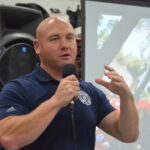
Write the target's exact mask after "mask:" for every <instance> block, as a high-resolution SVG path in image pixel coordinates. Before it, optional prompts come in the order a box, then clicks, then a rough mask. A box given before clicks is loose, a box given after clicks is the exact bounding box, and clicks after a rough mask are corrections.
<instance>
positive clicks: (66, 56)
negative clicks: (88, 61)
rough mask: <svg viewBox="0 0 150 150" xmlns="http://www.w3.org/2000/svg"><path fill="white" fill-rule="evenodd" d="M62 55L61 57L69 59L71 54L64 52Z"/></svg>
mask: <svg viewBox="0 0 150 150" xmlns="http://www.w3.org/2000/svg"><path fill="white" fill-rule="evenodd" d="M60 57H61V58H62V59H68V58H70V57H71V55H69V54H64V55H61V56H60Z"/></svg>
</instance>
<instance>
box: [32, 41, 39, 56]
mask: <svg viewBox="0 0 150 150" xmlns="http://www.w3.org/2000/svg"><path fill="white" fill-rule="evenodd" d="M33 47H34V50H35V53H36V54H37V55H38V54H39V53H40V45H39V41H38V40H37V39H35V40H34V41H33Z"/></svg>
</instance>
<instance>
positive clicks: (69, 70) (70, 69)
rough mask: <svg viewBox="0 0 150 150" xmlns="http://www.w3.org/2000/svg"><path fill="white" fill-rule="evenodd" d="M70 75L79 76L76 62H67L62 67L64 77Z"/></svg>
mask: <svg viewBox="0 0 150 150" xmlns="http://www.w3.org/2000/svg"><path fill="white" fill-rule="evenodd" d="M70 75H75V76H76V77H78V73H77V69H76V66H75V65H74V64H66V65H64V67H63V69H62V76H63V78H65V77H67V76H70Z"/></svg>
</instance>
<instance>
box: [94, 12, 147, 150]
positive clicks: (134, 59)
mask: <svg viewBox="0 0 150 150" xmlns="http://www.w3.org/2000/svg"><path fill="white" fill-rule="evenodd" d="M120 19H121V17H114V16H111V15H110V16H108V15H107V16H106V15H102V16H101V17H100V19H99V23H98V26H97V29H98V30H97V46H98V47H97V49H98V50H100V49H101V48H102V45H103V44H105V41H106V40H107V39H108V38H109V36H110V35H111V33H112V30H113V28H114V27H115V25H116V24H117V23H119V20H120ZM111 59H112V60H111V63H110V65H111V66H113V67H114V68H115V69H116V70H118V71H119V72H120V73H121V74H122V75H123V76H124V78H125V80H126V81H127V83H128V85H129V87H130V88H131V90H132V91H133V93H134V96H135V99H136V103H137V107H138V109H139V112H140V119H141V120H142V122H143V119H144V118H145V116H147V118H145V120H150V19H141V20H140V21H139V22H138V24H137V25H136V26H135V28H134V29H133V30H132V32H131V33H130V34H129V35H128V37H127V39H126V40H125V42H124V44H123V45H122V47H121V49H119V50H118V53H117V54H116V55H115V56H114V55H112V58H111ZM104 78H105V77H104ZM105 92H106V93H107V95H109V99H110V101H111V103H112V104H113V105H114V107H115V108H117V109H119V98H115V95H112V93H111V92H109V91H107V90H106V91H105ZM144 129H145V131H144V130H143V135H142V136H147V137H146V138H147V139H149V138H150V135H148V134H147V135H146V133H147V132H148V131H149V133H150V126H148V127H147V128H144ZM144 138H145V137H144ZM112 141H113V140H112V138H108V137H107V136H106V135H105V134H104V133H102V132H100V131H99V130H98V131H97V142H98V143H101V144H102V146H103V148H104V149H109V148H110V149H112V146H114V147H116V144H114V143H115V142H114V141H113V142H112ZM142 142H145V141H142ZM142 142H140V143H137V144H135V145H134V146H133V147H132V149H140V150H146V149H147V148H148V145H146V144H144V143H142ZM116 148H117V149H119V148H120V149H125V148H126V147H125V148H123V145H118V147H116ZM130 148H131V147H130Z"/></svg>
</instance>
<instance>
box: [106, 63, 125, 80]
mask: <svg viewBox="0 0 150 150" xmlns="http://www.w3.org/2000/svg"><path fill="white" fill-rule="evenodd" d="M104 67H105V69H106V71H105V73H104V74H105V75H106V76H107V77H108V78H109V79H111V80H113V81H115V82H121V81H123V80H124V78H123V76H121V75H119V74H118V73H117V72H116V71H115V69H114V68H112V67H110V66H108V65H105V66H104Z"/></svg>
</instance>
